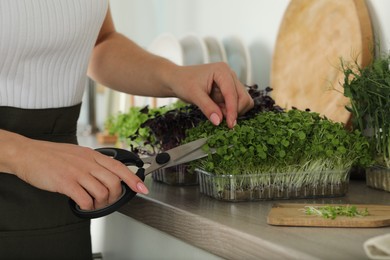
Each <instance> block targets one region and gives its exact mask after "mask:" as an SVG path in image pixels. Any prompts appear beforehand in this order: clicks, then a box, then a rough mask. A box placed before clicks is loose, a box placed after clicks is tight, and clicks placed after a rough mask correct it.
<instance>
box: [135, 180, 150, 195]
mask: <svg viewBox="0 0 390 260" xmlns="http://www.w3.org/2000/svg"><path fill="white" fill-rule="evenodd" d="M137 189H138V191H139V192H141V193H143V194H148V193H149V190H148V188H146V186H145V185H144V184H143V183H142V182H138V183H137Z"/></svg>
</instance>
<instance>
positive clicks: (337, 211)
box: [303, 205, 369, 219]
mask: <svg viewBox="0 0 390 260" xmlns="http://www.w3.org/2000/svg"><path fill="white" fill-rule="evenodd" d="M303 211H304V212H305V214H306V215H315V216H321V217H323V218H327V219H335V218H336V217H338V216H345V217H365V216H368V215H369V213H368V210H367V208H366V209H364V210H358V208H357V207H356V206H354V205H340V206H331V205H325V206H305V208H304V209H303Z"/></svg>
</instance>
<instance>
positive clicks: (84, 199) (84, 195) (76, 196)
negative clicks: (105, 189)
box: [60, 182, 94, 210]
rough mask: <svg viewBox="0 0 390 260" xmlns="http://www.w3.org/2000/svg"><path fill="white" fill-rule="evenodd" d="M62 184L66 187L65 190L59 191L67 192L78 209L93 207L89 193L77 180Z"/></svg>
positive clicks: (90, 208)
mask: <svg viewBox="0 0 390 260" xmlns="http://www.w3.org/2000/svg"><path fill="white" fill-rule="evenodd" d="M63 186H64V187H66V189H67V190H63V191H60V192H61V193H63V194H69V197H70V198H71V199H72V200H73V201H74V202H75V203H76V204H77V205H78V206H79V207H80V209H82V210H93V209H94V202H93V199H92V197H91V195H90V194H89V193H88V192H87V191H86V190H85V189H83V188H82V187H81V186H80V185H79V184H78V183H77V182H69V183H64V185H63ZM68 190H69V191H68Z"/></svg>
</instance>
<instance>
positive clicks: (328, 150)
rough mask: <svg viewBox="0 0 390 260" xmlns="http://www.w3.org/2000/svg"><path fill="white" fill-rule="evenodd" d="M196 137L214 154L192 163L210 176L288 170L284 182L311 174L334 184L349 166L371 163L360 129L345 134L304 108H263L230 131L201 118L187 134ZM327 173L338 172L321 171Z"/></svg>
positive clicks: (329, 122)
mask: <svg viewBox="0 0 390 260" xmlns="http://www.w3.org/2000/svg"><path fill="white" fill-rule="evenodd" d="M200 137H209V140H208V143H207V145H206V147H205V149H206V150H207V149H210V148H216V149H217V152H216V153H214V154H210V155H209V156H208V157H207V158H206V159H202V160H200V161H197V162H195V164H196V165H195V167H198V168H201V169H203V170H205V171H207V172H212V173H214V174H221V175H224V174H232V175H235V174H263V175H266V174H277V173H289V174H290V175H289V176H287V178H289V180H286V181H287V182H288V183H293V182H294V185H297V186H300V185H302V184H304V183H302V182H303V181H304V180H308V179H311V178H312V181H313V183H314V182H316V180H317V181H318V180H324V181H325V179H326V178H334V180H332V179H330V180H328V182H331V183H332V182H333V181H334V182H335V183H337V182H339V181H340V179H344V178H345V176H346V172H348V170H349V169H350V168H351V166H352V165H354V164H357V165H366V164H368V163H369V162H371V157H370V156H369V153H368V142H367V140H366V139H365V138H364V137H363V136H362V135H361V133H360V131H357V130H356V131H352V132H350V131H348V130H346V129H345V128H344V126H343V125H342V124H340V123H335V122H332V121H330V120H328V119H326V118H323V117H321V116H319V114H318V113H314V112H309V111H300V110H290V111H288V112H285V113H284V112H269V111H268V112H263V113H259V114H258V115H257V116H255V117H254V118H251V119H249V120H245V121H239V122H238V124H237V125H236V126H235V128H234V129H233V130H231V129H228V128H227V126H226V125H223V126H220V127H215V126H213V125H211V124H210V123H209V122H203V123H201V124H199V125H198V126H197V127H194V128H192V129H189V130H188V132H187V141H192V140H195V139H197V138H200ZM328 171H336V172H339V175H337V174H336V175H326V174H324V173H325V172H328ZM308 173H310V176H307V174H308ZM330 176H332V177H330ZM280 178H283V176H282V175H281V176H280ZM291 178H293V179H291ZM297 181H300V183H297Z"/></svg>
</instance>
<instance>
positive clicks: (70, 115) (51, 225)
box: [0, 104, 92, 260]
mask: <svg viewBox="0 0 390 260" xmlns="http://www.w3.org/2000/svg"><path fill="white" fill-rule="evenodd" d="M80 107H81V104H79V105H76V106H72V107H65V108H54V109H20V108H13V107H0V128H1V129H3V130H8V131H11V132H15V133H18V134H21V135H24V136H26V137H29V138H34V139H38V140H45V141H53V142H62V143H73V144H77V136H76V132H77V120H78V117H79V113H80ZM0 145H1V144H0ZM0 153H1V150H0ZM0 259H18V260H22V259H92V250H91V236H90V221H89V220H83V219H80V218H77V217H76V216H74V215H73V214H72V212H71V211H70V208H69V204H68V198H67V197H66V196H64V195H62V194H59V193H52V192H48V191H44V190H40V189H37V188H35V187H33V186H31V185H29V184H27V183H25V182H24V181H22V180H20V179H19V178H17V177H16V176H14V175H11V174H5V173H0Z"/></svg>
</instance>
